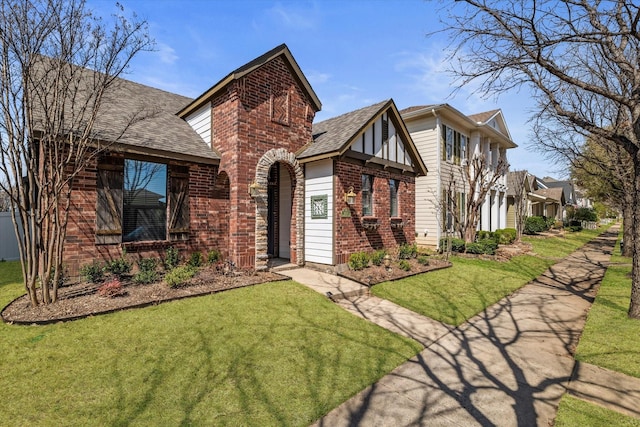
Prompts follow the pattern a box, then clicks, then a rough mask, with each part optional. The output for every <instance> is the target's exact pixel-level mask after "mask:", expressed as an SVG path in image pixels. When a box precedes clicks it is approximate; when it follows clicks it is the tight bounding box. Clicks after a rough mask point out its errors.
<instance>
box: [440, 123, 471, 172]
mask: <svg viewBox="0 0 640 427" xmlns="http://www.w3.org/2000/svg"><path fill="white" fill-rule="evenodd" d="M467 142H468V138H467V137H466V136H465V135H463V134H461V133H460V132H458V131H456V130H453V129H452V128H450V127H449V126H447V125H442V160H444V161H447V162H449V163H453V164H456V165H460V164H462V160H464V159H466V158H467Z"/></svg>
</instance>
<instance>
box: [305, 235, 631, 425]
mask: <svg viewBox="0 0 640 427" xmlns="http://www.w3.org/2000/svg"><path fill="white" fill-rule="evenodd" d="M617 230H618V229H617V227H615V228H613V229H611V230H609V231H608V232H607V233H605V234H604V235H602V236H600V237H599V238H597V239H596V240H594V241H593V242H591V243H589V244H587V245H586V246H585V247H583V248H581V249H580V250H578V251H576V252H575V253H573V254H571V255H570V256H569V257H567V258H566V259H564V260H563V261H561V262H559V263H558V264H556V265H555V266H553V267H552V268H551V269H549V270H548V271H547V272H546V273H545V274H543V275H542V276H540V277H539V278H538V279H536V280H534V281H533V282H531V283H529V284H527V285H526V286H524V287H523V288H521V289H520V290H519V291H518V292H516V293H514V294H513V295H511V296H509V297H507V298H505V299H503V300H501V301H500V302H499V303H497V304H495V305H494V306H492V307H490V308H489V309H487V310H486V311H485V312H483V313H481V314H479V315H477V316H476V317H474V318H472V319H470V320H469V321H468V322H467V323H465V324H464V325H462V326H460V327H458V328H450V327H447V326H445V325H442V324H439V323H438V322H434V321H433V320H431V319H427V318H425V317H422V316H419V315H417V314H415V313H411V312H408V313H407V311H408V310H406V311H405V309H402V308H401V307H400V308H398V306H395V304H391V303H389V302H388V301H383V300H380V299H378V298H374V297H369V298H366V297H363V296H360V297H354V296H351V297H348V298H347V299H345V300H342V301H339V302H338V303H339V304H340V305H341V306H343V307H344V308H346V309H348V310H350V311H352V312H354V313H355V314H357V315H359V316H361V317H364V318H367V319H369V320H371V321H374V322H376V323H378V324H379V325H381V326H383V327H386V328H389V329H391V330H394V331H395V332H398V333H402V334H404V335H406V336H411V337H413V338H415V339H417V340H418V341H420V342H422V343H423V344H424V345H425V346H426V348H425V349H424V350H423V351H422V352H421V353H420V354H419V355H418V356H416V357H415V358H413V359H411V360H409V361H407V362H406V363H404V364H403V365H401V366H399V367H398V368H396V369H395V370H394V371H393V372H391V373H390V374H388V375H387V376H385V377H383V378H382V379H380V381H378V382H377V383H375V384H374V385H372V386H371V387H369V388H367V389H365V390H363V391H362V392H360V393H359V394H357V395H356V396H354V397H353V398H352V399H349V400H348V401H346V402H344V403H343V404H342V405H340V406H339V407H337V408H335V409H334V410H333V411H331V412H330V413H329V414H327V415H326V416H325V417H324V418H322V419H321V420H319V421H317V422H316V423H315V424H314V425H316V426H332V427H333V426H356V425H362V426H409V425H437V426H442V425H445V426H446V425H457V426H460V425H464V426H468V425H483V426H485V425H501V426H512V425H518V426H527V425H541V426H547V425H550V424H551V423H552V422H553V420H554V418H555V415H556V411H557V406H558V402H559V400H560V398H561V396H562V395H563V394H564V393H565V392H566V391H567V386H568V384H569V381H570V380H571V378H572V374H574V375H575V380H574V381H573V382H572V383H571V387H572V391H573V393H574V394H575V395H576V396H580V397H585V396H586V397H591V399H590V400H592V401H594V400H597V399H596V398H597V397H602V399H600V400H601V401H600V402H599V403H600V404H607V405H608V406H609V407H612V406H616V405H618V406H619V408H617V409H618V410H626V411H627V413H631V414H633V411H634V410H635V411H636V414H637V408H640V381H638V380H637V379H630V378H628V377H625V376H622V377H621V378H618V379H617V380H616V382H613V381H614V379H613V377H612V376H610V375H607V373H606V372H605V373H603V372H602V371H603V370H601V369H599V368H597V369H593V367H589V366H586V367H585V366H577V367H576V369H575V370H574V366H575V364H574V360H573V357H572V354H573V352H574V350H575V346H576V345H577V343H578V339H579V337H580V334H581V332H582V329H583V327H584V321H585V317H586V313H587V311H588V309H589V308H590V306H591V303H592V301H593V298H594V296H595V292H596V289H597V286H598V285H599V283H600V281H601V279H602V276H603V275H604V272H605V270H606V264H607V262H608V260H609V258H610V254H611V250H612V249H613V246H614V244H615V239H616V236H617ZM295 280H298V279H297V278H296V279H295ZM298 281H300V280H298ZM301 283H304V282H301ZM389 304H391V305H389ZM613 374H616V375H618V376H619V375H620V374H617V373H613ZM607 384H608V385H609V386H610V385H611V384H618V386H616V387H607ZM597 387H603V388H606V391H607V393H610V394H605V393H604V392H603V391H602V390H599V389H598V388H597ZM618 387H619V389H618Z"/></svg>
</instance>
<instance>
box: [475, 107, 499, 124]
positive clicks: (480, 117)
mask: <svg viewBox="0 0 640 427" xmlns="http://www.w3.org/2000/svg"><path fill="white" fill-rule="evenodd" d="M499 112H500V110H491V111H485V112H483V113H476V114H469V118H470V119H471V120H473V121H474V122H476V123H486V122H487V121H488V120H489V119H490V118H492V117H493V116H495V115H496V114H498V113H499Z"/></svg>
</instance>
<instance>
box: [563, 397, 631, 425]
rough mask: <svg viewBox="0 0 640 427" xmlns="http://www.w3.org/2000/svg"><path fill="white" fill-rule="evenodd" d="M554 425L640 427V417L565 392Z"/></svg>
mask: <svg viewBox="0 0 640 427" xmlns="http://www.w3.org/2000/svg"><path fill="white" fill-rule="evenodd" d="M554 425H555V426H556V427H584V426H589V427H610V426H618V427H640V419H637V418H633V417H629V416H627V415H624V414H621V413H619V412H616V411H612V410H610V409H606V408H603V407H601V406H598V405H594V404H592V403H589V402H585V401H584V400H580V399H577V398H575V397H573V396H570V395H568V394H565V395H564V396H562V399H560V406H559V408H558V415H557V416H556V420H555V424H554Z"/></svg>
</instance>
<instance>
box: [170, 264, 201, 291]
mask: <svg viewBox="0 0 640 427" xmlns="http://www.w3.org/2000/svg"><path fill="white" fill-rule="evenodd" d="M197 272H198V269H196V268H194V267H192V266H190V265H181V266H179V267H175V268H174V269H172V270H171V271H169V272H168V273H167V274H166V275H165V276H164V281H165V282H166V283H167V285H169V286H171V287H172V288H177V287H179V286H182V285H184V284H185V283H187V282H188V281H189V280H190V279H191V278H193V276H195V275H196V273H197Z"/></svg>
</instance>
